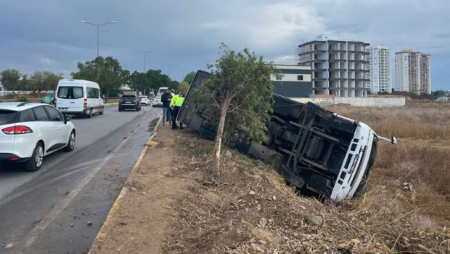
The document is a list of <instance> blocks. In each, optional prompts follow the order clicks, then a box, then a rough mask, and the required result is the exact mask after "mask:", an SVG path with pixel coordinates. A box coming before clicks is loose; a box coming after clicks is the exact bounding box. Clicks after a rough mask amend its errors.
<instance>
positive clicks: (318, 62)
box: [298, 35, 370, 97]
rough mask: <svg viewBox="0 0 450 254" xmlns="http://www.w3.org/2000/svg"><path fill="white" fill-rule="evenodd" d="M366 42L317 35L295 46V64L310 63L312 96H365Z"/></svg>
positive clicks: (367, 87) (366, 71)
mask: <svg viewBox="0 0 450 254" xmlns="http://www.w3.org/2000/svg"><path fill="white" fill-rule="evenodd" d="M369 45H370V44H369V43H365V42H359V41H342V40H339V37H338V36H328V35H319V36H318V37H317V38H316V40H314V41H310V42H306V43H303V44H301V45H299V46H298V56H299V62H298V64H299V65H307V66H311V74H312V87H311V93H312V94H313V95H334V96H336V97H367V91H368V90H369V78H368V77H367V73H368V72H369V70H368V64H369V60H368V54H369V52H367V51H366V48H367V47H368V46H369Z"/></svg>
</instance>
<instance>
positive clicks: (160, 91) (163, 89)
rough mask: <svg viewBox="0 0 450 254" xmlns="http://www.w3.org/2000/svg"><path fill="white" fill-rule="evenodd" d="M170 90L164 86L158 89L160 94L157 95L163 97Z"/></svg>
mask: <svg viewBox="0 0 450 254" xmlns="http://www.w3.org/2000/svg"><path fill="white" fill-rule="evenodd" d="M167 89H169V88H168V87H167V86H162V87H160V88H159V89H158V93H157V94H156V95H162V94H163V93H165V92H166V90H167Z"/></svg>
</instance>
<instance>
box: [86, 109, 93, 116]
mask: <svg viewBox="0 0 450 254" xmlns="http://www.w3.org/2000/svg"><path fill="white" fill-rule="evenodd" d="M86 117H87V118H91V117H92V108H91V109H90V110H89V114H87V115H86Z"/></svg>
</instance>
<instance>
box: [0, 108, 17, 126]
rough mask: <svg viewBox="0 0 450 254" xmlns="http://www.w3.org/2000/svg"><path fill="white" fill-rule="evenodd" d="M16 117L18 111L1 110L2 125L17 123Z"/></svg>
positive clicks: (0, 122)
mask: <svg viewBox="0 0 450 254" xmlns="http://www.w3.org/2000/svg"><path fill="white" fill-rule="evenodd" d="M16 116H17V112H16V111H11V110H0V125H4V124H11V123H14V122H15V121H16Z"/></svg>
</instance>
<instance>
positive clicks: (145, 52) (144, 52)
mask: <svg viewBox="0 0 450 254" xmlns="http://www.w3.org/2000/svg"><path fill="white" fill-rule="evenodd" d="M135 51H137V52H141V53H143V54H144V73H145V70H146V69H145V60H146V59H147V58H146V57H145V54H147V53H150V52H155V51H156V50H154V49H152V50H149V51H143V50H139V49H135Z"/></svg>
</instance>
